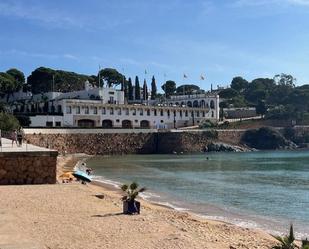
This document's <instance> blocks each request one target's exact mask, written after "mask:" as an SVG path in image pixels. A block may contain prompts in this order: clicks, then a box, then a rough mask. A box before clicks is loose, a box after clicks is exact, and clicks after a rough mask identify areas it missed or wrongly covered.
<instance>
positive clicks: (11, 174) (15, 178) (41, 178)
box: [0, 152, 58, 185]
mask: <svg viewBox="0 0 309 249" xmlns="http://www.w3.org/2000/svg"><path fill="white" fill-rule="evenodd" d="M57 155H58V153H57V152H2V153H0V185H3V184H47V183H48V184H53V183H56V164H57Z"/></svg>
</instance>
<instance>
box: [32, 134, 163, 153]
mask: <svg viewBox="0 0 309 249" xmlns="http://www.w3.org/2000/svg"><path fill="white" fill-rule="evenodd" d="M154 134H157V133H130V134H129V133H113V134H110V133H97V134H93V133H89V134H26V140H27V141H29V143H31V144H34V145H37V146H40V147H45V148H50V149H54V150H57V151H58V152H59V153H62V154H64V153H86V154H89V155H96V154H98V155H111V154H139V153H146V154H150V153H155V149H156V147H155V144H156V136H155V135H154Z"/></svg>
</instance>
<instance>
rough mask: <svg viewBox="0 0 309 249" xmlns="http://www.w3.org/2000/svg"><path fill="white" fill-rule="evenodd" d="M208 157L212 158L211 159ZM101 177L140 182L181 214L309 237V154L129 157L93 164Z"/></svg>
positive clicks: (113, 181)
mask: <svg viewBox="0 0 309 249" xmlns="http://www.w3.org/2000/svg"><path fill="white" fill-rule="evenodd" d="M207 157H208V159H207ZM88 166H90V167H93V168H94V169H95V175H96V179H98V180H101V181H104V182H108V183H111V184H121V183H129V182H131V181H137V182H138V183H140V185H142V186H146V187H147V188H148V191H147V192H146V193H145V195H144V196H143V197H144V198H146V199H150V200H152V201H155V202H159V203H162V204H166V205H169V206H171V207H174V208H176V209H179V210H188V211H191V212H195V213H197V214H200V215H203V216H206V217H208V218H212V219H218V220H223V221H228V222H231V223H235V224H238V225H242V226H246V227H258V228H262V229H265V230H267V231H270V232H272V233H278V232H279V233H282V232H284V233H285V232H286V231H287V229H288V226H289V224H290V223H293V224H294V226H295V230H296V232H297V235H298V237H304V236H309V152H308V151H306V152H304V151H295V152H250V153H215V154H207V156H206V155H205V154H196V155H129V156H115V157H95V158H92V159H90V160H89V161H88Z"/></svg>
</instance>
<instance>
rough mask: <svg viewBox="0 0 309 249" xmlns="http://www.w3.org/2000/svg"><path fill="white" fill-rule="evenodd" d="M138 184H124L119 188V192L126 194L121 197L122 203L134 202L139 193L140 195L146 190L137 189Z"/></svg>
mask: <svg viewBox="0 0 309 249" xmlns="http://www.w3.org/2000/svg"><path fill="white" fill-rule="evenodd" d="M138 187H139V186H138V184H137V183H136V182H132V183H131V184H130V185H127V184H124V185H122V186H121V190H122V191H124V192H126V195H124V196H123V197H122V200H123V201H134V200H135V198H136V197H137V196H138V194H139V193H142V192H144V191H145V190H146V188H140V189H138Z"/></svg>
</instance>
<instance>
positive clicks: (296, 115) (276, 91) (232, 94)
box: [219, 73, 309, 120]
mask: <svg viewBox="0 0 309 249" xmlns="http://www.w3.org/2000/svg"><path fill="white" fill-rule="evenodd" d="M295 83H296V79H295V78H294V77H293V76H292V75H289V74H283V73H282V74H278V75H275V76H274V77H273V78H257V79H254V80H252V81H251V82H249V81H247V80H246V79H244V78H242V77H240V76H238V77H235V78H233V80H232V82H231V84H230V88H227V89H224V90H222V91H220V93H219V95H220V98H223V99H224V101H223V102H221V103H220V106H221V107H222V108H225V107H256V110H257V113H258V114H261V115H266V117H267V118H274V119H294V120H305V119H308V120H309V85H302V86H295Z"/></svg>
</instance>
